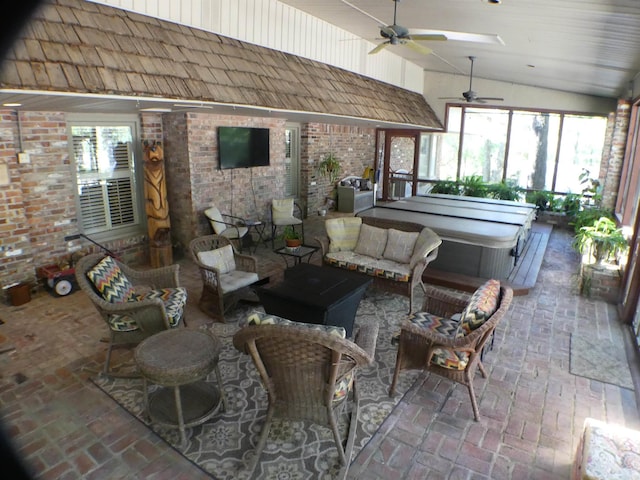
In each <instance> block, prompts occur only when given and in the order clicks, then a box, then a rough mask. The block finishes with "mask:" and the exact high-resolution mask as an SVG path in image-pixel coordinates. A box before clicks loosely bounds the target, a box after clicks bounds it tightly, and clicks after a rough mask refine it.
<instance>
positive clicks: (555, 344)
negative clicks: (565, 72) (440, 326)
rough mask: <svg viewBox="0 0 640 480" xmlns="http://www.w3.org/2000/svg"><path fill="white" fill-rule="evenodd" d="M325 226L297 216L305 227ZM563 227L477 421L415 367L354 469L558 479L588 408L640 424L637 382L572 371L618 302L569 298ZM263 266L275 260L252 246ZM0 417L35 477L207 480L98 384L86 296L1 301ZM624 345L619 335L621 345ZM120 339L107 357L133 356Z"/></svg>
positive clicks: (99, 359) (187, 270)
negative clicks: (573, 347) (573, 351)
mask: <svg viewBox="0 0 640 480" xmlns="http://www.w3.org/2000/svg"><path fill="white" fill-rule="evenodd" d="M321 227H322V219H321V218H320V217H314V218H311V217H310V218H309V219H308V220H307V222H306V223H305V232H307V235H308V236H310V235H313V233H309V232H314V231H318V230H319V229H321ZM570 240H571V238H570V234H569V232H566V231H554V232H553V233H552V235H551V238H550V242H549V246H548V248H547V253H546V256H545V261H544V264H543V267H542V270H541V272H540V276H539V279H538V283H537V285H536V287H535V288H534V289H533V290H532V291H531V292H530V293H529V294H528V295H527V296H520V297H515V298H514V301H513V304H512V307H511V310H510V313H509V314H508V315H507V317H506V320H505V321H503V322H502V324H501V325H499V326H498V329H497V331H496V339H495V346H494V349H493V351H491V352H488V355H487V356H486V361H485V365H486V367H487V369H488V370H489V378H488V379H486V380H485V379H482V378H481V377H480V376H478V377H477V378H476V381H475V388H476V394H477V396H478V399H479V402H480V413H481V416H482V418H481V421H480V422H475V421H473V414H472V411H471V406H470V402H469V399H468V394H467V391H466V389H465V388H464V387H462V386H460V385H454V384H453V383H451V382H449V381H447V380H444V379H441V378H439V377H437V376H435V375H421V376H420V377H419V379H418V381H417V382H416V384H415V385H414V386H413V387H412V388H411V389H410V390H409V392H408V393H407V394H406V395H405V397H404V398H403V399H402V401H401V402H400V403H399V405H398V407H397V408H396V409H395V410H394V412H393V413H392V414H391V415H390V416H389V418H388V419H387V420H386V421H385V423H384V424H383V426H382V427H381V429H380V430H379V431H378V432H377V433H376V435H375V436H374V437H373V438H372V440H371V441H370V442H369V444H368V445H367V446H366V448H365V449H364V450H363V451H362V452H361V454H360V455H359V456H358V457H357V458H356V459H355V460H354V463H353V464H352V466H351V469H350V472H349V478H353V479H356V478H357V479H389V478H407V479H413V478H415V479H417V478H420V479H437V478H443V479H444V478H451V479H453V478H455V479H481V478H487V479H489V478H490V479H511V478H513V479H527V478H529V479H556V478H557V479H566V478H568V476H569V473H570V469H571V462H572V459H573V456H574V452H575V448H576V445H577V442H578V439H579V436H580V433H581V429H582V424H583V421H584V419H585V418H586V417H593V418H597V419H601V420H605V421H608V422H612V423H617V424H620V425H625V426H628V427H631V428H640V418H639V416H638V408H637V405H636V397H635V394H634V392H633V391H631V390H627V389H624V388H619V387H616V386H613V385H609V384H605V383H601V382H598V381H595V380H589V379H587V378H583V377H578V376H574V375H572V374H571V373H570V372H569V354H570V334H571V333H572V332H574V331H578V330H585V329H588V330H590V331H593V332H594V333H593V335H597V336H599V337H606V336H607V335H609V333H608V332H609V331H610V328H611V326H612V325H613V323H614V322H617V321H618V320H617V315H616V310H615V307H614V306H613V305H610V304H607V303H605V302H601V301H594V300H590V299H587V298H584V297H581V296H579V295H577V287H576V278H575V274H576V272H577V269H578V263H577V261H578V259H577V256H576V255H575V253H574V252H573V251H572V250H571V248H570ZM258 256H259V257H260V259H261V265H262V268H263V269H264V270H265V271H269V272H271V273H275V274H276V276H277V274H278V273H279V272H280V271H281V270H282V268H283V267H284V263H283V261H282V259H281V258H279V257H277V256H275V257H274V255H272V254H271V252H270V251H269V250H268V249H267V248H266V247H259V248H258ZM180 263H181V265H182V267H181V281H182V282H183V284H184V285H185V286H186V287H187V288H188V291H189V304H188V306H187V318H188V319H189V326H196V327H197V326H199V325H201V324H204V323H207V322H209V319H208V317H206V316H205V315H204V314H202V313H201V312H200V311H199V310H198V308H197V307H196V303H197V299H198V297H199V294H200V287H199V285H200V279H199V275H198V273H197V271H196V270H195V269H194V268H193V266H192V264H191V262H190V261H189V260H188V259H183V260H180ZM0 319H1V320H3V321H4V322H5V323H4V324H3V325H0V352H1V353H0V414H1V415H2V418H3V421H4V426H5V427H6V429H7V430H8V432H9V435H10V437H11V438H12V439H13V441H14V442H15V445H17V446H18V448H19V450H20V452H21V455H22V456H23V457H24V459H25V461H26V462H27V464H28V465H29V467H30V468H31V469H32V470H33V471H34V472H36V474H37V476H38V478H44V479H75V478H87V479H105V478H109V479H115V478H149V479H198V478H209V477H208V476H206V475H205V474H203V473H202V471H201V470H199V469H198V468H197V467H195V466H194V465H193V464H191V463H190V462H189V461H187V460H185V459H184V457H182V456H181V455H180V454H178V453H177V452H176V451H174V450H173V449H172V448H171V447H169V446H168V445H167V444H165V442H164V441H162V440H161V439H160V438H159V437H157V436H156V435H155V434H154V433H152V432H151V431H150V430H149V429H148V428H146V427H145V426H144V425H142V424H141V423H140V422H138V421H137V420H135V419H134V418H133V417H131V416H130V415H129V414H128V413H126V412H125V411H124V410H123V409H121V408H120V407H119V406H117V405H116V404H115V403H114V402H113V401H112V400H111V399H110V398H109V397H107V396H106V395H104V394H103V393H102V392H101V391H99V390H98V389H97V388H96V387H95V386H94V385H93V383H91V382H90V381H89V377H90V376H92V375H94V374H95V373H96V372H98V371H99V370H100V369H101V367H102V363H103V360H104V355H105V352H106V343H103V342H100V341H99V340H100V338H101V337H103V336H104V335H105V333H106V331H105V327H104V325H103V324H102V321H101V320H100V318H99V317H98V314H97V313H96V311H95V310H94V309H93V307H92V305H91V304H90V302H89V301H88V299H87V298H86V297H85V296H84V295H83V294H82V293H81V292H76V293H74V294H72V295H69V296H67V297H62V298H54V297H52V296H51V295H49V294H48V293H47V292H45V291H39V292H38V293H36V294H34V295H33V297H32V300H31V301H30V302H29V303H27V304H25V305H22V306H19V307H12V306H7V305H1V306H0ZM620 348H624V346H620ZM128 355H130V353H128V352H127V351H126V350H117V351H116V355H115V359H116V360H117V359H119V358H120V359H127V358H128V357H127V356H128Z"/></svg>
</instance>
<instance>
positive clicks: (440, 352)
mask: <svg viewBox="0 0 640 480" xmlns="http://www.w3.org/2000/svg"><path fill="white" fill-rule="evenodd" d="M456 316H458V315H456ZM409 321H410V322H411V323H413V324H415V325H418V326H419V327H420V328H424V329H425V330H429V331H432V332H436V333H439V334H440V335H444V336H446V337H449V338H454V337H456V336H459V325H460V319H456V318H445V317H439V316H437V315H433V314H431V313H427V312H417V313H414V314H413V315H411V316H410V317H409ZM431 363H433V364H435V365H439V366H441V367H444V368H449V369H452V370H464V369H465V367H466V366H467V364H468V363H469V354H468V353H466V352H453V351H451V350H449V349H448V348H434V350H433V357H431Z"/></svg>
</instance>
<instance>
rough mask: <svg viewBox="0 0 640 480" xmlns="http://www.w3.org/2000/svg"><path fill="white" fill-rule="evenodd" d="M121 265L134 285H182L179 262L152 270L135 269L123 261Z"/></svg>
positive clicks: (162, 286)
mask: <svg viewBox="0 0 640 480" xmlns="http://www.w3.org/2000/svg"><path fill="white" fill-rule="evenodd" d="M119 265H120V269H121V270H122V271H123V272H124V274H125V275H126V276H127V278H128V279H129V280H130V281H131V283H132V284H133V285H149V286H151V287H152V288H176V287H179V286H180V265H178V264H174V265H168V266H166V267H160V268H154V269H151V270H134V269H132V268H131V267H128V266H127V265H124V264H121V263H120V264H119Z"/></svg>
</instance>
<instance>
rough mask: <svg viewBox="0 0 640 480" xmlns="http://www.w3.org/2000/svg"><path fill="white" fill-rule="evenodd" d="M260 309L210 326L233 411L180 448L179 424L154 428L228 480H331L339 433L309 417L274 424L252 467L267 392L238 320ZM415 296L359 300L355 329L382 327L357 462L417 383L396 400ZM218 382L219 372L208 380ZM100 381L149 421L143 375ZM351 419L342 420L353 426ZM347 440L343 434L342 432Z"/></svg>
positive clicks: (368, 377)
mask: <svg viewBox="0 0 640 480" xmlns="http://www.w3.org/2000/svg"><path fill="white" fill-rule="evenodd" d="M254 309H255V308H254V307H239V308H238V309H236V310H235V311H234V314H232V315H231V316H230V318H228V319H227V321H228V322H229V323H227V324H218V323H216V324H214V325H212V326H211V327H210V328H211V330H212V331H213V333H215V334H216V335H218V336H219V337H220V338H221V340H222V343H223V351H222V354H221V359H220V363H219V366H220V371H221V373H222V378H223V383H224V390H225V394H226V397H227V401H228V403H229V411H228V412H222V413H220V414H218V415H216V416H215V417H213V418H212V419H211V420H209V421H207V422H206V423H205V424H203V425H201V426H196V427H192V428H189V429H187V435H188V437H189V441H188V445H187V446H186V448H181V447H180V435H179V432H178V430H177V429H175V428H165V427H161V426H158V425H153V424H152V425H149V427H150V428H151V429H153V430H154V431H155V432H156V433H157V434H158V435H159V436H160V437H162V438H163V439H164V440H166V441H167V442H168V443H169V444H170V445H172V446H173V447H174V448H175V449H176V450H178V451H179V452H180V453H182V454H183V455H184V456H185V457H186V458H187V459H189V460H190V461H192V462H193V463H195V464H196V465H198V466H199V467H200V468H201V469H202V470H203V471H205V472H207V473H208V474H209V475H211V476H212V477H213V478H216V479H219V480H227V479H236V478H241V479H247V478H256V479H282V478H289V479H307V478H308V479H320V478H322V479H329V478H340V476H341V475H343V474H344V469H342V471H341V466H340V464H339V460H338V454H337V451H336V448H335V444H334V442H333V436H332V434H331V431H330V430H329V429H328V428H325V427H322V426H319V425H314V424H312V423H306V422H288V421H274V423H273V425H272V428H271V431H270V433H269V440H268V442H267V445H266V447H265V449H264V451H263V454H262V456H261V458H260V462H259V464H258V466H257V467H256V470H255V472H254V473H253V475H251V472H248V471H247V467H246V465H248V464H249V463H250V460H251V459H252V458H253V453H254V449H255V446H256V444H257V441H258V438H259V434H260V430H261V428H262V425H263V423H264V419H265V414H266V410H267V396H266V393H265V391H264V389H263V388H262V384H261V382H260V378H259V376H258V373H257V371H256V369H255V367H254V365H253V362H252V361H251V359H250V358H249V356H248V355H244V354H241V353H240V352H238V351H237V350H236V349H235V348H234V347H233V344H232V340H231V339H232V337H233V334H234V333H235V331H236V330H237V328H238V327H237V322H238V320H240V319H241V318H242V317H243V316H246V315H247V314H248V313H249V312H250V311H252V310H254ZM407 309H408V299H406V298H405V297H400V296H397V295H393V294H385V293H382V292H375V291H374V293H369V292H368V293H367V294H366V295H365V297H364V298H363V300H362V302H361V303H360V306H359V309H358V313H357V318H356V328H357V326H358V325H362V324H365V323H369V322H375V323H377V324H378V325H379V329H380V330H379V334H378V342H377V348H376V358H375V363H374V365H373V366H371V367H369V368H367V369H365V370H361V371H359V373H358V391H359V395H360V413H359V418H358V424H357V434H356V442H355V446H354V451H353V456H352V460H354V459H355V458H356V456H357V454H358V453H359V451H360V450H361V449H362V448H363V447H364V446H365V445H366V443H367V442H368V441H369V439H370V438H371V437H372V436H373V434H374V433H375V432H376V430H377V429H378V428H379V427H380V425H381V424H382V422H383V421H384V420H385V418H386V417H387V416H388V415H389V414H390V413H391V411H392V410H393V408H394V407H395V405H396V404H397V403H398V402H399V400H400V399H401V398H402V395H403V394H404V393H405V392H406V391H407V390H408V389H409V387H410V386H411V385H412V384H413V382H414V381H415V379H416V377H417V376H418V374H419V373H418V372H407V373H403V375H401V376H400V380H399V385H398V388H397V390H398V393H397V394H396V395H395V397H393V398H390V397H389V395H388V389H389V384H390V380H391V375H392V374H393V368H394V366H395V359H396V347H395V346H393V345H392V344H391V337H392V336H393V334H394V333H396V332H397V331H398V330H399V325H400V322H401V321H402V320H403V319H404V318H405V317H406V312H407ZM208 380H209V381H211V382H215V375H214V374H213V373H212V374H211V375H210V377H209V379H208ZM93 381H94V383H95V384H96V385H97V386H98V387H99V388H101V389H102V390H103V391H104V392H106V393H107V394H108V395H109V396H110V397H111V398H113V399H114V400H115V401H116V402H117V403H118V404H120V405H121V406H122V407H123V408H125V409H126V410H127V411H129V412H130V413H131V414H132V415H134V416H136V417H137V418H138V419H140V421H142V422H143V423H146V422H145V421H144V419H143V416H142V381H141V380H137V379H109V378H103V377H99V378H95V379H94V380H93ZM346 425H347V416H346V415H345V416H344V418H343V419H342V429H343V431H346V428H347V427H346ZM343 438H344V437H343Z"/></svg>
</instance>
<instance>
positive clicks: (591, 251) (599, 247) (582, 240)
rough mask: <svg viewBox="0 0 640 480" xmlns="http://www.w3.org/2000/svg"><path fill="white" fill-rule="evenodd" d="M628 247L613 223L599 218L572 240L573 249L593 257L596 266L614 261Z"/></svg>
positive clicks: (620, 230)
mask: <svg viewBox="0 0 640 480" xmlns="http://www.w3.org/2000/svg"><path fill="white" fill-rule="evenodd" d="M627 247H628V243H627V240H626V239H625V238H624V235H623V234H622V229H620V228H618V226H617V225H616V223H615V221H613V220H612V219H611V218H608V217H600V218H599V219H598V220H596V221H594V222H593V224H592V225H587V226H584V227H581V228H580V229H579V230H578V231H577V232H576V235H575V237H574V239H573V248H575V249H576V251H578V253H581V254H583V255H589V256H593V257H594V259H595V261H596V263H597V264H602V263H604V262H606V261H609V260H615V257H616V255H617V254H618V253H620V252H622V251H624V250H625V249H626V248H627Z"/></svg>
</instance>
